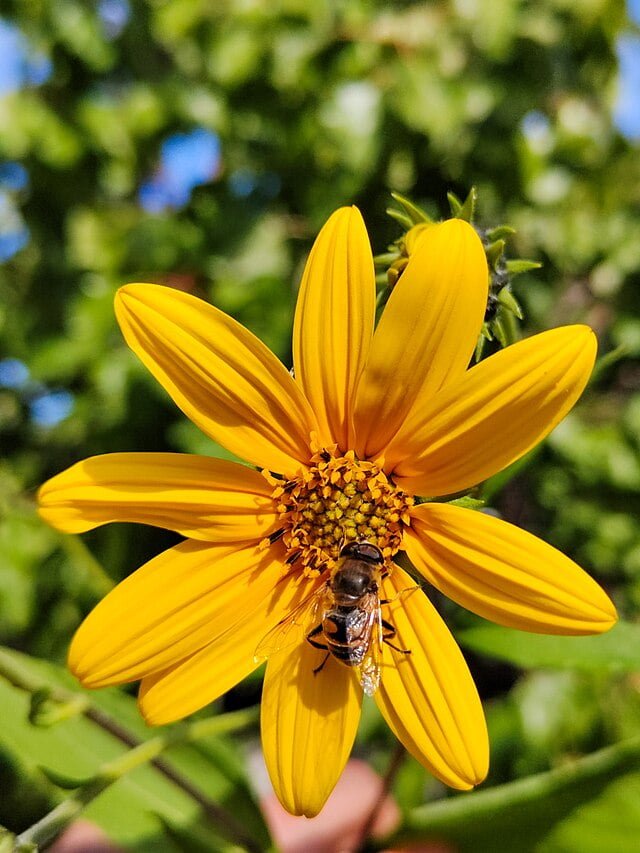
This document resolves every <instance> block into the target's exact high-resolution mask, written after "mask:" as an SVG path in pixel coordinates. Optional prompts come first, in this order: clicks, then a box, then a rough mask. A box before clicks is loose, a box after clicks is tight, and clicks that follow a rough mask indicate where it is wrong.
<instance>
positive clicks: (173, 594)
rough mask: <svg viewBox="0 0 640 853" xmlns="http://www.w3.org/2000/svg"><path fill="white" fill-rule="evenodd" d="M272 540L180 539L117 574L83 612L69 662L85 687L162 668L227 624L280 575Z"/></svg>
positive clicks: (277, 549)
mask: <svg viewBox="0 0 640 853" xmlns="http://www.w3.org/2000/svg"><path fill="white" fill-rule="evenodd" d="M283 557H284V553H283V550H282V548H281V547H280V546H279V545H275V546H272V547H271V548H270V549H268V550H267V551H263V550H260V549H259V548H258V547H256V546H245V547H243V548H239V547H238V546H237V545H233V546H230V545H211V544H209V543H203V542H192V541H187V542H182V543H181V544H180V545H177V546H176V547H175V548H171V549H169V550H168V551H165V552H164V553H163V554H160V555H159V556H158V557H155V558H154V559H153V560H150V561H149V562H148V563H146V564H145V565H144V566H142V568H140V569H138V571H137V572H134V573H133V574H132V575H130V576H129V577H128V578H126V579H125V580H123V581H122V582H121V583H119V584H118V586H117V587H116V588H115V589H113V590H112V591H111V592H110V593H109V594H108V595H107V596H106V598H104V599H103V600H102V601H101V602H100V603H99V604H98V605H97V607H96V608H95V609H94V610H93V611H92V612H91V613H90V614H89V615H88V616H87V618H86V619H85V621H84V622H83V623H82V625H81V626H80V627H79V628H78V631H77V633H76V635H75V637H74V638H73V642H72V643H71V649H70V650H69V668H70V669H71V671H72V672H73V673H74V675H76V676H77V677H78V678H79V679H80V681H81V682H82V684H84V686H85V687H104V686H106V685H108V684H121V683H123V682H125V681H135V680H137V679H138V678H142V677H143V676H145V675H149V674H150V673H153V672H158V671H159V670H162V669H166V668H167V667H169V666H171V665H172V664H174V663H176V662H177V661H179V660H181V659H182V658H185V657H187V656H188V655H190V654H193V653H194V652H196V651H198V649H201V648H203V646H205V645H207V644H208V643H211V642H213V641H214V640H216V639H217V638H218V637H220V636H222V634H224V633H225V631H228V630H229V629H230V628H233V626H234V625H236V624H237V623H238V622H239V621H240V620H241V619H242V616H243V613H244V612H246V611H247V610H250V609H251V608H252V607H255V606H256V605H257V602H260V601H262V599H263V598H265V597H266V596H268V595H269V594H270V592H271V591H272V590H273V588H274V586H275V585H276V583H277V580H278V578H279V577H281V575H282V561H283Z"/></svg>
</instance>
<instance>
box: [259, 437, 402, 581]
mask: <svg viewBox="0 0 640 853" xmlns="http://www.w3.org/2000/svg"><path fill="white" fill-rule="evenodd" d="M273 499H274V500H275V502H276V507H277V510H278V512H279V514H280V518H281V521H282V530H283V533H282V539H283V542H284V544H285V546H286V548H287V563H288V564H289V565H291V564H293V563H298V561H299V562H300V565H301V567H302V568H303V570H304V573H305V574H306V575H309V576H317V575H319V574H321V573H322V572H323V571H324V570H326V569H328V568H331V566H332V565H333V564H334V562H335V560H336V559H337V558H338V556H339V554H340V549H341V548H342V546H343V545H344V544H345V543H347V542H356V541H357V542H362V541H367V542H371V543H372V544H373V545H376V546H377V547H378V548H380V550H381V551H382V553H383V555H384V556H385V557H386V558H390V557H392V556H393V555H394V554H395V553H396V552H397V551H398V550H399V548H400V547H401V544H402V531H403V527H404V525H408V524H409V509H410V507H411V506H412V504H413V498H412V497H410V496H409V495H406V494H405V493H404V492H402V491H401V490H400V489H398V488H397V487H396V486H395V485H394V484H393V483H392V482H391V481H390V480H389V478H388V477H387V475H386V474H385V473H384V471H383V470H382V469H381V467H380V466H379V465H378V464H376V463H375V462H369V461H362V460H359V459H357V458H356V455H355V453H354V452H353V451H351V450H350V451H347V453H345V454H344V455H343V456H339V455H336V453H335V451H333V452H332V451H331V450H321V451H320V452H319V453H317V454H316V455H315V456H314V457H313V458H312V460H311V464H310V466H309V467H308V468H305V469H304V470H303V471H302V472H301V473H300V474H299V475H298V476H297V477H295V478H293V479H291V480H287V481H286V482H284V483H280V484H278V485H277V486H276V488H275V489H274V492H273Z"/></svg>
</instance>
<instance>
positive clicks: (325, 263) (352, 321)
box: [293, 207, 376, 450]
mask: <svg viewBox="0 0 640 853" xmlns="http://www.w3.org/2000/svg"><path fill="white" fill-rule="evenodd" d="M375 292H376V288H375V273H374V269H373V257H372V255H371V247H370V245H369V238H368V237H367V231H366V228H365V225H364V222H363V221H362V216H361V215H360V211H359V210H358V209H357V208H356V207H343V208H341V209H340V210H338V211H336V212H335V213H334V214H333V215H332V216H331V217H330V219H329V220H328V222H327V223H326V225H325V226H324V228H323V229H322V231H321V232H320V234H319V235H318V237H317V239H316V241H315V243H314V245H313V249H312V250H311V254H310V255H309V260H308V261H307V265H306V267H305V271H304V276H303V278H302V284H301V285H300V292H299V294H298V304H297V306H296V316H295V322H294V327H293V364H294V369H295V377H296V379H297V380H298V381H299V382H300V384H301V386H302V388H303V390H304V393H305V395H306V397H307V399H308V400H309V402H310V403H311V406H312V408H313V410H314V412H315V413H316V417H317V419H318V425H319V429H320V436H319V437H320V443H321V444H322V445H324V446H327V445H330V444H333V443H334V442H337V444H338V445H339V447H340V448H341V449H342V450H348V449H349V447H351V446H352V443H351V442H352V438H351V436H350V432H349V425H350V423H351V420H352V418H351V415H352V407H353V401H354V397H355V390H356V386H357V383H358V379H359V378H360V374H361V373H362V370H363V368H364V363H365V361H366V358H367V355H368V352H369V347H370V345H371V336H372V334H373V321H374V312H375Z"/></svg>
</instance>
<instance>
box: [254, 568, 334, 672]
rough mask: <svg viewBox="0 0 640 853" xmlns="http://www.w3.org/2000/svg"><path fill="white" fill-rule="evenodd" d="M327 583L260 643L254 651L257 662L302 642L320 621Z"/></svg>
mask: <svg viewBox="0 0 640 853" xmlns="http://www.w3.org/2000/svg"><path fill="white" fill-rule="evenodd" d="M325 586H326V585H325V584H323V585H322V586H320V587H318V588H317V589H314V590H313V592H311V593H310V594H309V595H308V596H307V597H306V598H304V599H303V600H302V601H301V602H300V604H298V606H297V607H295V608H294V609H293V610H292V611H291V613H289V615H288V616H285V618H284V619H281V620H280V621H279V622H278V624H277V625H276V626H275V627H274V628H272V629H271V630H270V631H269V632H268V633H266V634H265V635H264V637H263V638H262V639H261V640H260V642H259V643H258V646H257V648H256V650H255V652H254V655H253V660H254V662H255V663H262V662H263V661H265V660H267V658H269V657H271V655H274V654H276V652H279V651H281V650H282V649H286V648H289V647H290V646H292V645H293V644H294V643H296V642H301V641H302V640H303V639H304V637H305V635H306V634H307V633H308V632H309V631H310V630H311V628H313V627H315V625H316V624H317V623H318V622H319V621H320V618H319V611H320V609H321V604H322V600H323V598H324V592H325Z"/></svg>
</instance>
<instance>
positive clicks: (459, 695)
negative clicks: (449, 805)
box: [375, 566, 489, 790]
mask: <svg viewBox="0 0 640 853" xmlns="http://www.w3.org/2000/svg"><path fill="white" fill-rule="evenodd" d="M382 585H383V594H384V597H385V598H387V599H390V601H391V603H390V604H389V605H388V606H383V617H384V618H385V619H386V620H387V621H388V622H389V623H390V624H391V625H392V626H393V627H394V628H395V631H396V635H395V637H394V638H391V639H390V641H391V642H392V643H393V645H395V646H398V648H400V649H407V650H409V651H410V652H411V654H403V653H402V652H400V651H395V650H393V649H391V648H390V647H389V646H388V645H387V644H386V643H385V644H384V657H383V669H382V682H381V684H380V687H379V689H378V691H377V692H376V694H375V697H376V702H377V704H378V707H379V708H380V711H381V712H382V714H383V716H384V718H385V719H386V721H387V723H388V724H389V726H390V727H391V729H392V730H393V732H394V733H395V735H396V736H397V737H398V738H399V740H400V741H401V742H402V743H403V744H404V746H405V747H406V749H407V750H408V751H409V752H410V753H411V755H413V757H414V758H415V759H416V760H417V761H419V762H420V763H421V764H423V765H424V766H425V767H427V769H428V770H430V771H431V773H433V775H434V776H436V777H437V778H438V779H440V780H441V781H442V782H444V783H445V784H446V785H449V786H451V787H452V788H458V789H460V790H468V789H469V788H472V787H473V786H474V785H477V784H479V783H480V782H482V780H483V779H484V778H485V776H486V775H487V770H488V766H489V739H488V735H487V729H486V724H485V720H484V714H483V711H482V705H481V704H480V699H479V697H478V692H477V690H476V687H475V684H474V683H473V679H472V678H471V674H470V673H469V669H468V668H467V664H466V663H465V660H464V658H463V656H462V653H461V651H460V649H459V648H458V646H457V645H456V642H455V640H454V639H453V637H452V636H451V634H450V633H449V630H448V628H447V627H446V625H445V624H444V622H443V621H442V619H441V618H440V616H439V615H438V614H437V612H436V610H435V608H434V607H433V605H432V604H431V602H430V601H429V599H428V598H427V597H426V595H425V594H424V593H423V592H422V590H421V589H420V588H419V587H417V586H416V584H415V582H414V581H413V580H412V579H411V578H410V577H409V575H408V574H407V573H406V572H404V571H403V570H402V569H401V568H400V567H399V566H394V568H393V572H392V574H391V575H390V576H389V577H387V578H386V579H384V580H383V584H382Z"/></svg>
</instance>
